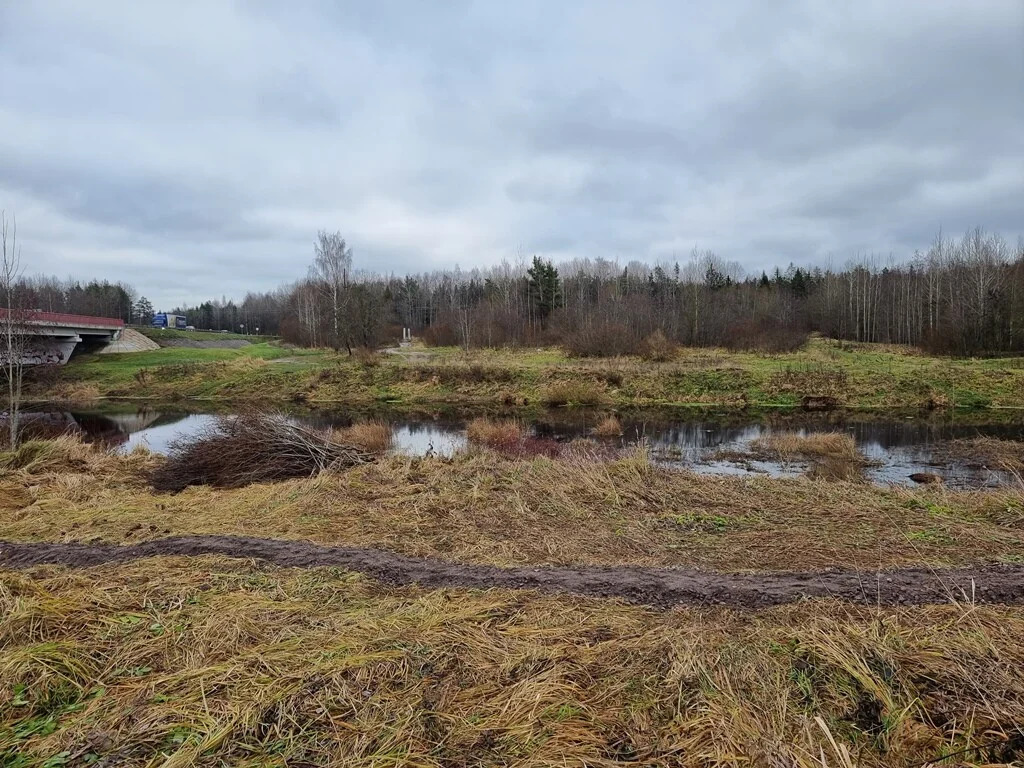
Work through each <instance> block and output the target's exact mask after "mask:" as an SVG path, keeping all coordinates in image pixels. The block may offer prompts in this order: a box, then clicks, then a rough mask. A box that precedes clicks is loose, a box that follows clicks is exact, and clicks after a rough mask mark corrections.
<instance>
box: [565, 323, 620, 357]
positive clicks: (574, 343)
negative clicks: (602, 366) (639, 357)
mask: <svg viewBox="0 0 1024 768" xmlns="http://www.w3.org/2000/svg"><path fill="white" fill-rule="evenodd" d="M638 346H639V342H638V339H637V336H636V333H635V332H634V331H633V330H632V329H630V328H628V327H626V326H625V325H622V324H620V323H606V324H604V325H600V326H592V327H589V328H583V329H580V330H578V331H575V332H573V333H570V334H568V335H567V336H566V337H565V339H564V340H563V342H562V348H563V349H564V350H565V354H567V355H569V356H570V357H618V356H621V355H629V354H633V353H635V352H636V351H637V348H638Z"/></svg>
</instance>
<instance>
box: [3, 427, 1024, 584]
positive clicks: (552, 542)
mask: <svg viewBox="0 0 1024 768" xmlns="http://www.w3.org/2000/svg"><path fill="white" fill-rule="evenodd" d="M527 442H529V441H527ZM67 443H69V444H70V446H71V447H70V449H69V450H68V451H65V452H64V453H49V454H47V455H46V456H45V457H43V456H35V455H34V454H33V455H32V456H30V455H29V454H28V453H25V454H22V456H21V458H19V459H17V460H16V461H14V462H11V460H10V459H5V460H4V464H3V466H7V467H15V466H16V467H20V468H17V469H14V468H9V469H0V483H2V484H3V485H4V488H5V490H7V497H8V499H10V500H11V501H10V502H9V503H8V504H6V505H0V530H3V531H4V537H6V538H10V539H14V540H39V539H44V540H59V541H90V540H93V539H95V538H97V537H99V538H102V539H103V540H105V541H110V542H125V543H127V542H137V541H140V540H144V539H148V538H156V537H159V536H163V535H169V534H174V535H183V534H192V533H195V534H234V535H242V536H265V537H271V538H295V539H307V540H310V541H313V542H317V543H323V544H330V545H337V544H342V545H353V546H371V547H379V548H384V549H388V550H392V551H395V552H400V553H403V554H410V555H422V556H434V557H441V558H446V559H458V560H464V561H467V562H476V563H488V564H497V565H538V564H545V563H548V564H559V565H572V564H585V563H589V564H597V565H622V564H636V565H664V566H671V565H686V566H693V567H700V568H708V569H714V570H726V571H730V570H791V569H793V568H794V567H797V566H798V567H799V568H800V569H818V568H828V567H837V566H839V567H857V568H867V569H874V568H878V567H895V566H899V565H910V564H918V565H920V564H922V563H927V564H928V565H929V566H942V565H958V564H966V563H977V562H992V561H998V560H1002V559H1008V558H1010V559H1012V558H1013V557H1015V556H1019V554H1020V552H1021V551H1024V525H1021V524H1020V521H1021V520H1022V519H1024V487H1020V488H1017V489H1013V488H1006V489H1001V490H988V491H975V492H965V491H954V490H950V489H943V488H934V487H923V486H922V487H918V488H913V489H886V488H878V487H874V486H871V485H869V484H867V483H853V482H843V481H839V482H818V481H812V480H807V479H803V478H796V479H772V478H740V477H708V476H699V475H693V474H689V473H686V472H679V471H672V470H667V469H661V468H659V467H657V466H654V465H652V464H651V462H650V459H649V456H648V455H647V454H646V452H645V451H644V450H643V448H642V447H641V448H640V449H638V450H636V451H634V452H631V453H628V454H627V455H625V456H618V457H615V456H612V457H609V456H608V455H607V454H602V453H601V452H600V450H598V449H597V448H595V447H593V446H590V445H587V444H585V443H584V444H568V445H567V444H564V443H558V444H555V446H556V447H557V450H558V453H557V454H556V455H555V456H554V457H551V456H548V455H546V454H543V455H539V456H537V455H531V454H528V453H526V454H523V453H518V452H513V453H511V454H505V453H503V452H498V451H494V450H490V449H487V450H478V451H472V452H469V453H468V454H465V455H458V456H455V457H452V458H433V459H415V458H410V457H404V456H387V457H384V458H381V459H379V460H378V461H376V462H373V463H370V464H365V465H360V466H356V467H353V468H351V469H347V470H345V471H344V472H340V473H333V472H326V473H321V474H319V475H317V476H316V477H312V478H307V477H303V478H297V479H293V480H284V481H281V482H276V483H257V484H254V485H249V486H246V487H243V488H236V489H223V490H222V489H216V488H211V487H206V486H203V487H189V488H187V489H186V490H184V491H182V492H181V493H178V494H174V495H168V494H165V493H155V492H154V491H153V490H152V489H150V488H149V487H148V486H147V484H146V480H145V478H146V476H147V474H148V472H149V470H150V469H151V468H152V467H154V466H157V465H159V463H160V462H161V461H162V459H160V458H159V457H155V456H152V455H150V454H148V453H145V452H138V453H133V454H130V455H113V454H109V453H106V452H104V451H101V450H99V449H97V448H95V447H92V446H86V445H82V444H80V443H78V442H76V441H74V440H71V439H67ZM15 500H16V501H15ZM915 532H930V534H929V535H928V536H924V537H923V538H921V539H920V540H915V539H911V538H910V536H911V534H914V533H915Z"/></svg>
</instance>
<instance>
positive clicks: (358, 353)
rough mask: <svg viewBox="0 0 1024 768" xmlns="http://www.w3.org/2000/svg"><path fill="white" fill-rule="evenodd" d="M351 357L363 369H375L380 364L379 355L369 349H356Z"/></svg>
mask: <svg viewBox="0 0 1024 768" xmlns="http://www.w3.org/2000/svg"><path fill="white" fill-rule="evenodd" d="M352 357H353V359H355V361H356V362H357V363H358V364H359V365H361V366H363V368H376V367H377V366H378V365H380V363H381V354H380V352H378V351H377V350H375V349H370V348H369V347H357V348H356V349H354V350H353V351H352Z"/></svg>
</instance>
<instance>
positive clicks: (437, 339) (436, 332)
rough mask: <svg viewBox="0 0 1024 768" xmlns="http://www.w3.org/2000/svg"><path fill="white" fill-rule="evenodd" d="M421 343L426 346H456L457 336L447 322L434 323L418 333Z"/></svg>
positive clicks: (457, 342)
mask: <svg viewBox="0 0 1024 768" xmlns="http://www.w3.org/2000/svg"><path fill="white" fill-rule="evenodd" d="M420 338H421V339H423V343H424V344H426V345H427V346H428V347H457V346H459V336H458V334H457V333H456V332H455V329H454V328H453V327H452V326H451V325H449V324H448V323H434V324H433V325H430V326H428V327H427V328H424V329H423V333H421V334H420Z"/></svg>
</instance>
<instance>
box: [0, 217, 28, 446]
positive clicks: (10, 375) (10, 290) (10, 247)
mask: <svg viewBox="0 0 1024 768" xmlns="http://www.w3.org/2000/svg"><path fill="white" fill-rule="evenodd" d="M20 279H21V253H20V251H19V250H18V224H17V221H16V220H15V219H14V217H12V218H11V220H10V222H8V220H7V212H6V211H0V294H2V295H0V300H2V301H3V307H0V335H2V336H3V339H2V341H0V345H2V346H0V358H2V360H0V363H2V365H3V372H4V378H6V379H7V429H8V439H9V442H10V447H11V448H12V449H13V448H17V447H18V437H19V417H20V415H21V384H22V378H23V374H24V366H25V355H26V352H27V342H28V329H27V327H26V316H25V315H26V313H25V308H24V307H23V306H22V302H21V301H20V292H19V290H18V288H19V281H20Z"/></svg>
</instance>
